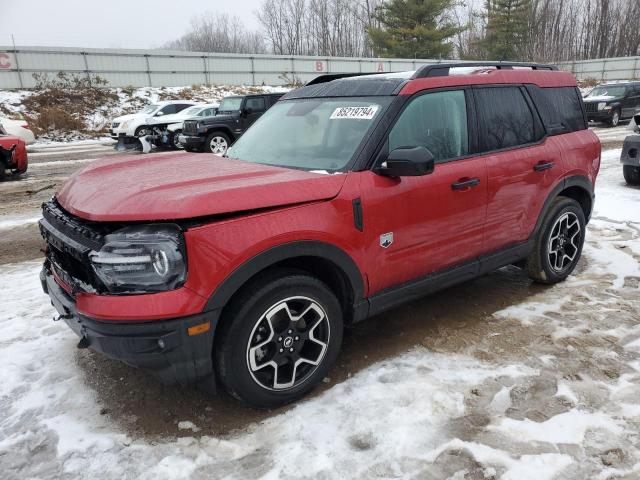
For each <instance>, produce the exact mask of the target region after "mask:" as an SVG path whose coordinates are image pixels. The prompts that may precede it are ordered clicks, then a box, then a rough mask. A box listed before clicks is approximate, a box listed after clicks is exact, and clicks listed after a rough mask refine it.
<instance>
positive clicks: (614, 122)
mask: <svg viewBox="0 0 640 480" xmlns="http://www.w3.org/2000/svg"><path fill="white" fill-rule="evenodd" d="M618 125H620V111H619V110H614V111H613V113H612V114H611V118H610V119H609V126H610V127H617V126H618Z"/></svg>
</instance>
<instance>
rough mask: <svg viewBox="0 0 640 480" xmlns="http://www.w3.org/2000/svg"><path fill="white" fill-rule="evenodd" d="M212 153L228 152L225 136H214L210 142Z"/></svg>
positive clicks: (221, 153) (222, 153)
mask: <svg viewBox="0 0 640 480" xmlns="http://www.w3.org/2000/svg"><path fill="white" fill-rule="evenodd" d="M209 147H210V149H211V153H215V154H216V155H224V154H225V153H226V152H227V148H228V144H227V141H226V140H225V139H224V138H223V137H213V138H212V139H211V142H209Z"/></svg>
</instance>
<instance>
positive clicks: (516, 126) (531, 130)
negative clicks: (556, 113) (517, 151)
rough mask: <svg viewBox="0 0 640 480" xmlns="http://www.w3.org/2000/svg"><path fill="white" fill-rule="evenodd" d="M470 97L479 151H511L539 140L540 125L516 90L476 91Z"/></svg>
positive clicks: (493, 89)
mask: <svg viewBox="0 0 640 480" xmlns="http://www.w3.org/2000/svg"><path fill="white" fill-rule="evenodd" d="M473 95H474V97H475V99H476V107H477V110H478V115H479V120H480V122H479V129H480V151H482V152H489V151H492V150H501V149H504V148H514V147H518V146H521V145H527V144H530V143H534V142H536V141H538V140H540V138H541V137H542V132H541V127H539V123H540V122H539V121H536V118H535V117H534V114H533V112H532V111H531V108H530V107H529V103H528V102H527V100H526V98H525V96H524V94H523V91H522V90H521V89H520V88H519V87H515V86H514V87H511V86H509V87H484V88H477V89H474V93H473Z"/></svg>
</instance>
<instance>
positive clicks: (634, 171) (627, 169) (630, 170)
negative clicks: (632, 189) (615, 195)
mask: <svg viewBox="0 0 640 480" xmlns="http://www.w3.org/2000/svg"><path fill="white" fill-rule="evenodd" d="M622 174H623V175H624V180H625V182H627V184H628V185H640V167H635V166H633V165H623V166H622Z"/></svg>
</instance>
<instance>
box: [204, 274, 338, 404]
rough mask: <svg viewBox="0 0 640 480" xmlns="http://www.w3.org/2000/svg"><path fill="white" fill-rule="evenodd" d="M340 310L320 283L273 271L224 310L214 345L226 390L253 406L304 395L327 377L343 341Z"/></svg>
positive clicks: (332, 295)
mask: <svg viewBox="0 0 640 480" xmlns="http://www.w3.org/2000/svg"><path fill="white" fill-rule="evenodd" d="M342 329H343V325H342V310H341V308H340V304H339V302H338V300H337V298H336V297H335V295H334V294H333V293H332V292H331V290H329V288H328V287H327V286H326V285H325V284H324V283H322V282H321V281H319V280H317V279H315V278H313V277H310V276H308V275H306V274H305V273H304V272H298V271H296V270H280V269H278V270H273V271H271V272H267V274H265V275H262V276H260V277H258V278H257V279H256V280H254V281H253V282H251V283H250V284H249V285H247V287H246V288H244V290H243V293H241V294H240V295H239V296H238V297H237V298H236V299H235V300H234V301H233V302H232V304H231V305H230V306H229V308H228V309H225V312H224V318H223V324H222V325H221V331H220V334H219V335H218V340H217V342H216V345H215V360H216V370H217V375H218V378H219V379H220V381H221V382H222V384H223V385H224V387H225V388H226V390H227V391H228V392H229V393H231V394H232V395H233V396H235V397H236V398H238V399H239V400H241V401H242V402H244V403H246V404H248V405H251V406H253V407H256V408H272V407H277V406H279V405H283V404H286V403H289V402H292V401H294V400H297V399H299V398H301V397H303V396H304V395H305V394H307V393H308V392H310V391H311V390H312V389H313V388H314V387H315V386H316V385H317V384H318V383H319V382H320V381H322V379H323V378H324V377H325V376H326V374H327V372H328V370H329V368H330V367H331V365H332V364H333V362H334V361H335V359H336V357H337V355H338V351H339V349H340V344H341V343H342Z"/></svg>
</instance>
